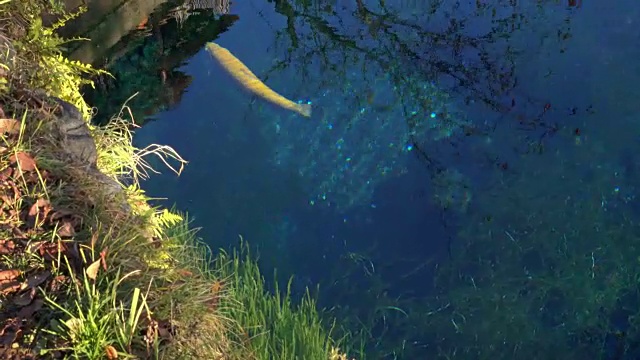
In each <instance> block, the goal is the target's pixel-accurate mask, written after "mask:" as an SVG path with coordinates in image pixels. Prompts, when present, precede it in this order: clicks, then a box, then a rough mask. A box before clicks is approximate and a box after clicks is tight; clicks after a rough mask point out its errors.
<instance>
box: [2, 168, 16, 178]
mask: <svg viewBox="0 0 640 360" xmlns="http://www.w3.org/2000/svg"><path fill="white" fill-rule="evenodd" d="M12 174H13V169H12V168H10V167H8V168H6V169H4V170H2V171H0V180H2V181H5V180H7V179H8V178H10V177H11V175H12Z"/></svg>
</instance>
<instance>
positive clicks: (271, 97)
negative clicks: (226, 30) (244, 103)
mask: <svg viewBox="0 0 640 360" xmlns="http://www.w3.org/2000/svg"><path fill="white" fill-rule="evenodd" d="M207 50H209V52H210V53H211V55H212V56H213V57H214V58H216V60H218V62H219V63H220V64H221V65H222V67H223V68H224V69H225V70H227V71H228V72H229V74H231V76H233V77H234V78H236V80H238V81H239V82H240V83H241V84H242V86H244V87H245V88H247V89H248V90H249V91H251V92H253V93H254V94H256V95H258V96H261V97H263V98H264V99H266V100H268V101H271V102H272V103H274V104H276V105H278V106H281V107H283V108H285V109H288V110H291V111H295V112H297V113H299V114H300V115H302V116H306V117H309V116H311V105H310V104H298V103H295V102H293V101H291V100H289V99H287V98H285V97H284V96H282V95H280V94H278V93H277V92H275V91H273V90H271V89H270V88H269V87H268V86H267V85H265V84H264V83H263V82H262V81H260V79H258V77H257V76H256V75H255V74H254V73H253V72H251V70H249V68H248V67H246V66H245V64H243V63H242V61H240V60H238V58H236V57H235V56H233V54H231V52H230V51H229V50H227V49H225V48H223V47H222V46H220V45H218V44H216V43H214V42H209V43H207Z"/></svg>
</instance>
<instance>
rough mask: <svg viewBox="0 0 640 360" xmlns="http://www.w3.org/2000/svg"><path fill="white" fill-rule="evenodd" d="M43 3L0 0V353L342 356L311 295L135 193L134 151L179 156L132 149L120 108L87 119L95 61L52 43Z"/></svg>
mask: <svg viewBox="0 0 640 360" xmlns="http://www.w3.org/2000/svg"><path fill="white" fill-rule="evenodd" d="M43 13H47V14H52V13H57V14H58V15H59V16H60V18H61V19H63V21H64V19H65V18H68V17H69V15H65V14H62V13H61V9H58V8H56V5H52V3H51V2H49V1H42V0H40V1H35V2H34V1H26V0H9V1H7V0H0V35H1V36H0V50H1V53H0V106H1V113H0V133H1V136H0V138H1V140H2V142H1V143H0V204H1V207H0V358H16V359H26V358H63V357H69V358H82V359H102V358H106V359H126V358H185V359H305V360H306V359H309V360H315V359H346V356H345V355H343V354H342V353H341V352H340V351H338V350H337V348H338V347H339V344H338V343H337V342H336V341H334V340H332V339H331V329H332V328H333V326H332V324H328V323H326V322H323V321H321V317H320V314H319V313H318V311H317V310H316V304H315V302H314V300H313V299H312V297H311V296H306V297H305V298H304V299H303V300H302V302H301V303H300V304H292V303H291V300H290V298H289V296H288V291H286V289H285V291H277V292H276V295H272V294H270V293H268V292H267V291H266V290H265V289H264V279H263V278H262V275H261V274H260V272H259V270H258V267H257V264H256V262H255V260H254V259H253V258H252V257H251V254H249V252H248V247H247V246H246V244H244V242H241V245H240V246H239V247H238V250H237V251H234V252H232V253H224V252H215V253H212V252H211V251H210V250H209V249H208V248H207V247H206V246H205V245H203V243H202V242H200V240H199V239H198V238H197V236H196V233H195V231H194V230H192V229H190V228H189V227H188V221H187V220H186V219H185V217H184V216H183V215H180V214H176V213H172V212H170V211H168V210H166V209H159V208H153V207H150V206H149V205H148V203H147V198H146V197H145V195H144V192H143V191H142V190H141V189H140V187H139V181H140V180H141V179H144V178H145V176H146V175H148V174H149V173H150V172H152V171H151V170H153V169H151V168H150V167H149V164H148V163H147V162H146V161H145V158H146V157H149V156H157V157H160V158H161V159H163V160H164V161H166V164H167V165H168V166H170V169H172V170H174V171H175V172H177V173H179V172H180V171H181V169H182V166H183V165H185V163H186V162H185V161H184V160H182V159H181V158H180V156H179V155H178V154H176V153H175V152H174V151H173V150H172V149H170V148H167V147H163V146H152V147H149V148H145V149H136V148H134V147H133V146H132V143H131V132H130V128H131V119H128V118H127V114H129V112H128V111H127V109H126V108H123V111H122V112H121V113H120V114H115V115H116V116H115V117H114V120H113V121H112V122H111V123H110V124H109V125H108V126H107V127H101V128H94V127H90V126H87V124H88V122H89V120H90V109H88V107H87V105H86V103H85V102H84V100H83V99H82V96H81V94H80V92H79V89H80V87H81V86H82V85H83V84H87V83H89V82H90V81H89V80H88V79H90V77H91V76H93V75H95V74H97V73H98V72H99V71H98V70H95V69H92V68H91V67H90V66H88V65H85V64H80V63H74V62H70V61H68V60H67V59H65V58H64V57H63V56H62V55H61V54H62V53H61V49H62V46H64V44H65V41H66V40H63V39H61V38H59V37H57V36H56V35H55V33H54V30H55V27H57V26H60V25H62V22H61V23H58V24H54V25H53V27H49V28H47V27H43V25H42V23H41V21H40V20H39V19H40V16H41V15H42V14H43ZM69 104H72V105H74V106H75V107H76V108H77V109H79V112H78V113H75V112H74V111H75V110H74V109H75V108H73V107H69ZM77 119H81V121H80V122H81V124H78V123H77V121H76V120H77ZM74 121H76V122H74ZM85 131H86V134H85Z"/></svg>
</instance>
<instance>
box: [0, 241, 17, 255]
mask: <svg viewBox="0 0 640 360" xmlns="http://www.w3.org/2000/svg"><path fill="white" fill-rule="evenodd" d="M15 248H16V244H14V243H13V241H11V240H0V255H7V254H11V253H12V252H13V250H14V249H15Z"/></svg>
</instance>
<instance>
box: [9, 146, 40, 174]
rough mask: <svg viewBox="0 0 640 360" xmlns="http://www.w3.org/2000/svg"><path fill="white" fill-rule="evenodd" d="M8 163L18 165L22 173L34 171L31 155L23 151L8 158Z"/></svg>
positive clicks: (33, 161)
mask: <svg viewBox="0 0 640 360" xmlns="http://www.w3.org/2000/svg"><path fill="white" fill-rule="evenodd" d="M9 161H11V163H12V164H18V166H19V167H20V169H21V170H22V171H23V172H24V171H26V172H28V171H33V170H35V169H36V161H35V160H34V159H33V157H32V156H31V155H29V154H27V153H26V152H24V151H19V152H17V153H15V154H12V155H11V156H10V157H9Z"/></svg>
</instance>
